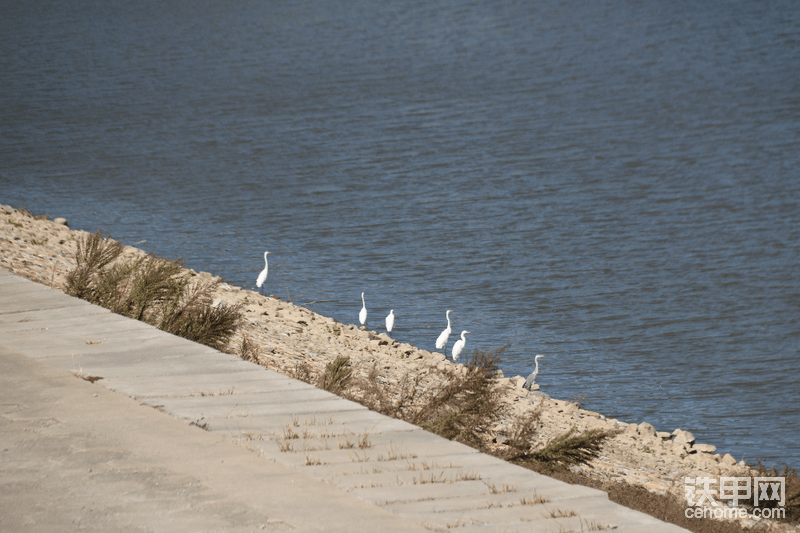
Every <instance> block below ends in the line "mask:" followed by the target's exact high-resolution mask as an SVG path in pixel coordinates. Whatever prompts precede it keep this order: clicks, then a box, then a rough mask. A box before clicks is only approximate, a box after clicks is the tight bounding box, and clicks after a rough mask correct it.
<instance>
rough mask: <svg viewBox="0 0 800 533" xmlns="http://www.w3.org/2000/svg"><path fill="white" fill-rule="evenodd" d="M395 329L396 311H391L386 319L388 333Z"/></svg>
mask: <svg viewBox="0 0 800 533" xmlns="http://www.w3.org/2000/svg"><path fill="white" fill-rule="evenodd" d="M393 327H394V309H392V310H391V311H389V315H388V316H387V317H386V331H389V332H391V331H392V328H393Z"/></svg>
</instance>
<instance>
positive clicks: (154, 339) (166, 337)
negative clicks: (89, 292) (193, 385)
mask: <svg viewBox="0 0 800 533" xmlns="http://www.w3.org/2000/svg"><path fill="white" fill-rule="evenodd" d="M133 322H135V321H133ZM145 325H146V324H145ZM3 343H4V344H5V345H6V346H8V347H9V348H11V349H14V350H19V351H22V352H28V351H35V352H36V354H37V355H36V358H37V359H41V358H46V357H59V356H63V355H92V354H110V353H124V352H134V351H138V352H141V353H144V354H151V355H157V353H158V351H159V350H171V349H178V350H182V349H185V348H186V347H188V346H191V344H194V343H191V342H190V341H187V340H186V339H181V338H180V337H176V336H174V335H170V334H169V333H165V332H163V331H160V330H158V329H156V328H149V327H148V328H141V327H134V328H131V329H126V330H124V331H114V329H113V328H110V327H108V326H106V325H100V326H90V327H87V328H81V329H77V328H52V329H51V328H47V329H46V330H37V331H15V332H9V333H5V334H4V335H3ZM198 346H200V345H198ZM206 351H208V349H206Z"/></svg>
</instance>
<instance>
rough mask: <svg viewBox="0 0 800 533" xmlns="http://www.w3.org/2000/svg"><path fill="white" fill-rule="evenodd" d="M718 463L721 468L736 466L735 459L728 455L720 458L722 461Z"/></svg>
mask: <svg viewBox="0 0 800 533" xmlns="http://www.w3.org/2000/svg"><path fill="white" fill-rule="evenodd" d="M719 463H720V464H721V465H723V466H733V465H735V464H736V459H734V458H733V456H732V455H731V454H729V453H726V454H725V455H723V456H722V459H720V460H719Z"/></svg>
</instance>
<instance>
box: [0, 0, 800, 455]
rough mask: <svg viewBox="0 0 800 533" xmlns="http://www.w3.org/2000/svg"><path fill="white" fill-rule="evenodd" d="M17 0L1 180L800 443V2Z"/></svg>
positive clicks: (743, 434)
mask: <svg viewBox="0 0 800 533" xmlns="http://www.w3.org/2000/svg"><path fill="white" fill-rule="evenodd" d="M0 15H1V16H0V30H2V31H0V52H2V53H0V72H1V73H2V80H3V81H2V87H3V89H2V91H0V114H1V115H2V121H1V122H0V202H2V203H6V204H12V205H15V206H18V207H21V206H23V205H26V206H27V207H28V209H30V210H31V211H34V212H45V211H46V212H48V213H49V214H50V215H51V216H66V217H67V218H68V219H69V221H70V226H71V227H73V228H81V229H86V230H90V231H93V230H96V229H101V228H102V229H103V230H105V231H106V232H111V234H112V235H113V236H114V237H115V238H117V239H119V240H121V241H123V242H125V243H127V244H134V243H137V242H140V241H144V240H146V242H144V243H141V244H139V246H140V247H142V248H145V249H146V250H149V251H152V252H154V253H156V254H158V255H163V256H168V257H183V258H184V259H185V262H186V264H187V266H189V267H191V268H194V269H197V270H205V271H211V272H213V273H215V274H219V275H222V276H223V277H225V278H226V279H227V280H228V281H230V282H232V283H234V284H237V285H244V284H246V285H247V286H248V287H250V286H252V285H253V284H254V281H255V277H256V275H257V274H258V272H259V271H260V270H261V268H262V267H263V259H262V255H263V251H264V250H270V251H271V252H272V253H271V254H270V277H269V280H268V282H267V290H268V291H269V292H270V293H272V294H276V295H279V296H281V297H282V298H290V299H291V300H293V301H294V302H296V303H299V304H304V303H307V302H317V303H313V304H309V307H311V308H313V309H315V310H317V311H319V312H321V313H323V314H326V315H329V316H332V317H334V318H336V319H338V320H340V321H342V322H346V323H355V322H356V320H357V315H358V311H359V309H360V308H361V301H360V293H361V291H365V292H366V300H367V307H368V309H369V312H370V319H369V325H370V327H371V328H373V329H378V330H379V329H381V328H382V324H383V317H384V316H385V315H386V314H387V313H388V312H389V309H394V312H395V315H396V316H397V321H396V326H395V331H394V332H393V333H394V336H395V337H396V338H397V339H399V340H401V341H407V342H412V343H414V344H416V345H418V346H420V347H422V348H427V349H431V348H433V342H434V340H435V339H436V336H437V335H438V334H439V332H440V331H441V329H443V328H444V326H445V317H444V315H445V310H446V309H454V312H453V313H452V315H451V317H452V319H453V329H454V331H461V330H462V329H468V330H469V331H470V332H471V334H470V335H468V336H467V346H468V348H470V347H480V348H484V349H492V348H496V347H499V346H501V345H503V344H505V343H509V342H510V343H511V347H510V348H509V349H508V351H507V352H506V358H505V360H504V362H503V368H504V370H505V372H506V374H507V375H511V374H523V375H525V374H527V373H528V372H530V371H531V370H532V364H533V355H534V354H537V353H541V354H545V355H546V358H545V359H544V360H542V361H541V364H540V372H539V379H538V382H539V383H540V384H541V386H542V390H543V391H545V392H547V393H548V394H551V395H552V396H555V397H560V398H570V397H575V398H577V397H583V398H584V400H583V401H584V403H585V405H586V406H587V407H588V408H590V409H594V410H598V411H601V412H603V413H604V414H606V415H608V416H613V417H618V418H620V419H622V420H625V421H628V422H641V421H645V420H646V421H649V422H651V423H652V424H654V425H655V426H656V427H657V428H658V429H659V430H666V431H672V430H673V429H674V428H676V427H680V428H683V429H689V430H690V431H692V432H693V433H694V434H695V436H696V437H697V438H698V440H699V441H701V442H710V443H713V444H715V445H717V446H718V448H719V451H721V452H723V453H724V452H730V453H732V454H733V455H735V456H736V458H737V460H738V459H742V458H744V459H746V460H754V459H756V458H762V459H764V460H766V461H767V462H777V463H790V464H792V465H793V466H798V464H800V447H799V445H798V439H797V437H798V435H800V409H799V408H798V400H799V399H800V398H798V396H800V377H798V375H799V374H798V367H800V363H799V361H798V359H799V350H798V347H799V344H800V343H799V341H800V321H799V320H800V276H799V275H800V206H799V205H798V200H799V199H800V179H798V178H800V176H799V175H798V168H800V155H799V154H800V150H798V147H799V146H800V62H799V61H798V57H800V44H799V42H798V36H800V4H797V3H796V2H789V1H783V2H782V1H775V2H761V1H735V0H734V1H731V2H726V3H725V4H724V5H723V4H718V3H711V2H681V1H678V2H661V1H658V0H645V1H644V2H631V1H625V0H611V1H609V2H601V3H598V2H589V1H577V2H570V3H566V4H565V3H563V2H559V1H556V0H542V1H537V2H521V1H515V0H491V1H488V0H487V1H481V0H473V1H465V2H446V1H440V0H433V1H431V0H428V1H425V2H414V1H412V2H388V3H386V2H364V1H353V2H347V3H342V2H329V1H325V0H308V1H305V2H264V1H255V0H253V1H247V0H231V1H230V2H225V3H223V4H219V3H215V2H206V1H198V2H188V3H187V2H177V1H172V0H166V1H162V2H144V1H137V0H134V1H132V2H115V1H110V2H103V3H96V4H93V3H88V2H86V3H84V2H45V1H37V0H32V1H28V0H26V1H25V2H16V1H13V0H12V1H7V2H4V4H3V7H2V8H0ZM452 339H453V338H452V337H451V341H452Z"/></svg>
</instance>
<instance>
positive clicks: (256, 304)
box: [0, 205, 754, 525]
mask: <svg viewBox="0 0 800 533" xmlns="http://www.w3.org/2000/svg"><path fill="white" fill-rule="evenodd" d="M86 234H87V233H86V232H84V231H79V230H71V229H70V228H69V227H68V226H67V225H66V221H64V220H63V219H55V220H49V219H47V218H44V217H34V216H33V215H31V214H30V213H28V212H26V211H20V210H16V209H13V208H11V207H8V206H3V205H0V267H2V268H4V269H6V270H9V271H11V272H14V273H15V274H18V275H21V276H24V277H27V278H29V279H31V280H33V281H36V282H39V283H42V284H45V285H48V286H50V287H53V288H57V289H60V290H63V289H64V287H65V278H66V274H67V273H68V272H69V271H70V270H71V269H73V268H74V267H75V260H74V258H75V251H76V247H77V241H78V239H80V238H81V237H82V236H84V235H86ZM141 254H144V252H143V251H141V250H139V249H136V248H133V247H130V246H126V247H125V251H124V255H125V256H129V257H134V256H137V255H141ZM257 270H258V265H257V264H256V265H255V266H254V273H253V279H254V280H255V276H256V275H257V274H258V272H257ZM187 272H188V273H189V274H190V275H193V276H200V277H203V278H209V279H214V276H213V275H212V274H209V273H206V272H194V271H191V270H188V271H187ZM217 279H218V278H217ZM268 286H269V280H268V281H267V287H268ZM267 290H268V289H267ZM216 298H217V300H218V301H221V302H226V303H227V304H241V305H242V308H243V311H244V315H245V320H244V325H243V327H241V328H240V330H239V332H238V333H237V336H236V338H235V339H234V340H233V344H235V345H237V346H238V344H239V343H240V342H241V340H242V338H243V337H244V336H246V337H247V338H248V339H249V340H250V341H252V342H254V343H255V345H256V346H257V354H258V355H257V358H258V362H259V363H260V364H262V365H264V366H266V367H269V368H270V369H273V370H276V371H279V372H282V373H284V374H287V375H295V372H296V371H297V369H298V365H300V366H303V365H306V366H307V369H309V370H310V371H311V373H312V375H313V374H316V373H320V372H322V371H323V369H324V368H325V366H326V365H327V364H328V363H329V362H331V361H332V360H333V359H335V358H336V357H337V356H346V357H349V358H350V360H351V362H352V364H353V367H354V369H355V370H356V371H357V372H360V373H361V374H362V375H366V374H367V373H368V372H369V370H370V369H371V368H373V366H377V368H378V369H379V381H380V382H381V383H382V384H384V385H385V386H386V387H387V388H390V389H391V388H395V387H397V386H398V383H399V382H401V381H402V379H403V377H404V376H406V375H411V376H416V377H419V379H420V384H421V386H425V384H426V378H428V379H432V378H431V376H432V374H431V372H432V371H433V369H437V368H438V369H444V368H446V367H448V366H451V368H452V369H453V370H456V371H458V370H460V368H459V365H456V366H454V367H452V365H454V363H453V362H452V361H450V360H448V359H446V358H445V355H444V354H442V353H436V352H429V351H426V350H420V349H419V348H417V347H415V346H412V345H409V344H404V343H400V342H397V341H395V340H394V339H392V338H391V337H390V336H388V335H387V334H386V333H377V332H374V331H368V330H365V329H360V328H358V327H356V326H355V325H354V324H342V323H339V322H337V321H335V320H333V319H331V318H328V317H325V316H322V315H319V314H317V313H315V312H313V311H311V310H309V309H306V308H303V307H299V306H296V305H294V304H292V303H290V302H285V301H282V300H280V299H278V298H277V297H267V296H262V295H261V294H259V293H257V292H254V291H251V290H247V289H244V288H241V287H235V286H232V285H230V284H227V283H221V284H220V285H219V288H218V291H217V294H216ZM353 318H354V322H355V318H356V317H355V316H354V317H353ZM233 349H235V347H232V350H233ZM524 381H525V380H524V377H521V376H515V377H504V378H502V379H501V380H500V384H501V386H502V387H503V396H502V397H503V401H504V403H505V404H506V407H507V412H508V417H507V419H506V420H504V421H501V422H500V423H499V424H498V425H497V426H496V427H494V428H493V429H492V432H493V434H492V435H490V436H489V438H490V439H492V438H493V442H494V441H496V444H495V445H496V446H498V447H502V446H503V444H502V443H503V440H504V438H503V437H504V435H505V434H506V433H507V432H508V431H509V430H510V428H509V427H507V426H506V424H510V421H511V420H512V419H513V417H514V416H515V415H519V414H524V413H528V412H531V411H533V410H535V409H541V413H542V414H541V417H540V420H539V422H540V427H539V428H538V432H537V435H536V443H535V447H536V448H538V447H543V446H545V445H546V444H547V443H548V442H549V441H550V440H552V439H553V438H556V437H558V436H559V435H562V434H564V433H566V432H567V431H569V430H570V428H572V427H575V428H576V429H577V430H578V431H586V430H590V429H598V430H618V431H620V433H619V434H618V435H617V436H616V437H613V438H610V439H607V440H606V441H605V444H604V445H603V448H602V453H601V454H600V456H599V457H598V458H597V459H595V460H593V461H592V462H591V464H589V465H588V466H583V467H580V468H577V469H576V470H578V471H580V472H582V473H584V474H587V475H589V476H590V477H593V478H595V479H598V480H601V481H625V482H628V483H630V484H633V485H638V486H643V487H646V488H647V489H648V490H650V491H652V492H656V493H661V494H666V493H672V494H674V495H676V496H678V497H679V498H684V497H685V496H686V494H685V493H686V486H685V480H684V478H686V477H693V478H696V477H711V478H718V477H719V476H736V475H739V476H741V475H744V474H745V473H746V472H749V469H748V468H747V466H746V465H745V464H744V462H739V463H737V462H736V460H735V459H734V458H733V457H731V456H730V455H728V454H725V455H721V454H718V453H716V448H715V447H714V446H712V445H708V444H699V443H696V442H695V441H694V438H693V436H692V435H691V434H690V433H688V432H686V431H681V430H677V429H676V430H675V431H673V432H671V433H670V432H658V431H656V429H654V428H653V426H652V425H650V424H648V423H646V422H643V423H641V424H638V425H637V424H626V423H624V422H620V421H618V420H615V419H609V418H606V417H605V416H603V415H602V414H600V413H595V412H592V411H587V410H584V409H581V408H580V406H579V405H576V404H574V403H570V402H568V401H564V400H557V399H553V398H551V397H549V396H548V394H551V395H554V396H557V395H558V391H533V392H530V391H527V390H525V389H523V388H522V384H523V383H524ZM544 393H547V394H544ZM747 521H749V522H748V525H754V523H753V524H750V522H753V519H752V518H748V519H747Z"/></svg>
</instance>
